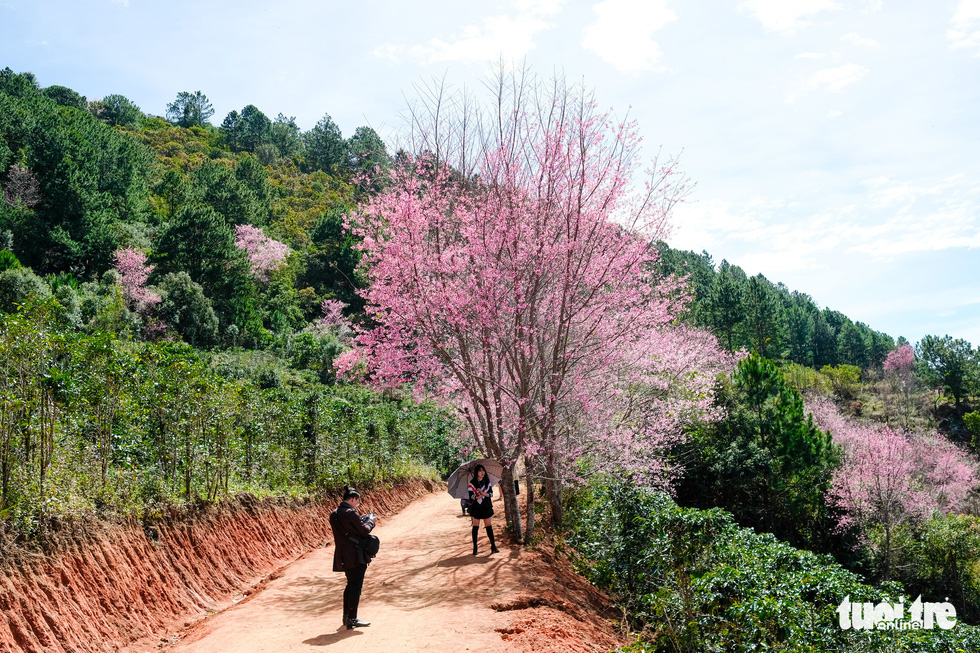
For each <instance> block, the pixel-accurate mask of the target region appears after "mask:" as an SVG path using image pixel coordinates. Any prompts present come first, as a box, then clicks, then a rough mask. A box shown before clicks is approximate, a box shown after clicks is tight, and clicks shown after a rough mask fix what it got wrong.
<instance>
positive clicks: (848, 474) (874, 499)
mask: <svg viewBox="0 0 980 653" xmlns="http://www.w3.org/2000/svg"><path fill="white" fill-rule="evenodd" d="M808 409H809V410H810V411H811V412H812V413H813V416H814V420H815V421H816V422H817V424H818V425H819V426H820V428H822V429H825V430H827V431H830V433H831V434H832V435H833V437H834V440H835V441H836V442H837V443H838V444H840V445H842V447H843V449H844V460H843V464H842V466H841V468H840V469H839V470H838V471H837V474H835V476H834V480H833V482H832V486H831V490H830V499H831V501H832V502H833V503H835V504H836V505H838V506H839V507H841V508H843V509H844V511H845V513H844V516H843V518H842V519H841V522H840V525H841V527H842V528H849V527H852V526H853V527H857V528H858V529H859V530H860V531H861V532H862V533H863V534H864V535H865V536H867V535H868V533H870V532H871V531H872V530H873V529H875V528H880V529H881V531H882V538H883V539H882V541H881V542H880V543H878V546H879V547H880V554H881V562H882V576H883V577H884V578H885V579H887V578H888V577H889V576H890V574H891V571H892V564H893V560H894V555H895V543H894V541H893V539H892V538H893V535H894V533H895V529H896V528H898V527H899V526H901V525H902V524H906V523H914V522H918V521H921V520H922V519H923V518H925V517H927V516H928V515H929V514H931V513H932V512H941V513H947V512H950V511H952V510H955V509H957V508H958V507H959V506H961V505H962V503H963V501H964V500H965V499H966V498H967V496H968V494H969V493H970V491H971V490H972V489H973V488H974V487H976V485H977V480H978V479H977V476H976V463H975V461H974V460H972V458H971V457H970V456H969V455H968V454H966V453H965V452H963V451H960V450H959V449H958V448H957V447H956V445H954V444H953V443H952V442H950V441H949V440H947V439H946V438H944V437H943V436H941V435H940V434H938V433H933V434H928V435H926V434H907V435H903V434H901V433H898V432H896V431H894V430H892V429H891V428H889V427H887V426H877V425H873V424H866V423H860V422H856V421H853V420H850V419H848V418H846V417H844V416H842V415H841V414H840V413H839V412H838V411H837V408H836V407H835V406H834V405H833V403H832V402H830V401H827V400H825V399H820V400H815V401H812V402H810V403H809V404H808ZM867 539H869V538H867ZM869 541H870V540H869Z"/></svg>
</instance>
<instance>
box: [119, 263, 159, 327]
mask: <svg viewBox="0 0 980 653" xmlns="http://www.w3.org/2000/svg"><path fill="white" fill-rule="evenodd" d="M115 259H116V265H115V269H116V272H118V273H119V283H120V284H121V285H122V289H123V298H124V299H125V300H126V303H127V304H128V305H129V307H130V309H132V310H133V311H135V312H137V313H139V314H140V315H143V316H146V315H147V314H148V313H149V312H150V310H151V309H152V308H153V307H154V306H155V305H157V304H158V303H160V295H158V294H156V293H155V292H153V291H152V290H151V289H149V288H148V287H147V285H146V282H147V280H148V279H149V278H150V273H151V272H153V267H154V266H152V265H147V264H146V254H145V253H143V252H142V251H140V250H138V249H135V248H133V247H127V248H125V249H121V250H119V251H117V252H116V256H115Z"/></svg>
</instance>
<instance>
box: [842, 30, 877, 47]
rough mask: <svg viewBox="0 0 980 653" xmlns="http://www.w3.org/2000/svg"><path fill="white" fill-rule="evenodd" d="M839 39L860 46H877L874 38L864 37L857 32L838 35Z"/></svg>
mask: <svg viewBox="0 0 980 653" xmlns="http://www.w3.org/2000/svg"><path fill="white" fill-rule="evenodd" d="M840 40H841V41H843V42H844V43H850V44H851V45H857V46H859V47H862V48H877V47H878V42H877V41H875V40H874V39H868V38H864V37H862V36H860V35H858V33H857V32H850V33H848V34H845V35H844V36H842V37H840Z"/></svg>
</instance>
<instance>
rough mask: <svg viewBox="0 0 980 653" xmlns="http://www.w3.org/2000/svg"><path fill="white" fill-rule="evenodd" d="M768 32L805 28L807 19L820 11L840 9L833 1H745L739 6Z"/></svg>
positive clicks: (807, 23)
mask: <svg viewBox="0 0 980 653" xmlns="http://www.w3.org/2000/svg"><path fill="white" fill-rule="evenodd" d="M740 8H741V9H744V10H746V11H748V12H749V13H751V14H752V15H754V16H755V17H756V18H757V19H758V20H759V22H760V23H762V26H763V27H765V28H766V30H767V31H770V32H785V31H792V30H795V29H799V28H801V27H806V26H807V25H809V24H810V23H809V20H808V19H809V18H810V17H812V16H813V15H815V14H818V13H820V12H821V11H830V10H834V9H840V5H839V4H837V3H836V2H833V0H746V1H745V2H743V3H742V4H741V5H740Z"/></svg>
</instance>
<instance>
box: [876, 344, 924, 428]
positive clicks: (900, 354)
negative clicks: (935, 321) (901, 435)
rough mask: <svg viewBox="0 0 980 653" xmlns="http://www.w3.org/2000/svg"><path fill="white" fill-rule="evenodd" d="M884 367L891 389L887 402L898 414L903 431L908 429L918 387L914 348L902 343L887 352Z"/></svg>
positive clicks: (886, 380)
mask: <svg viewBox="0 0 980 653" xmlns="http://www.w3.org/2000/svg"><path fill="white" fill-rule="evenodd" d="M884 369H885V382H886V383H887V384H888V387H889V390H891V394H890V396H889V397H888V399H889V400H890V401H888V403H889V404H891V405H892V407H893V410H894V411H895V412H896V413H897V414H898V419H899V422H900V423H901V425H902V428H903V429H904V430H905V431H910V430H911V428H912V413H913V409H914V407H915V397H916V392H917V391H918V389H919V386H918V382H917V380H916V378H915V374H914V369H915V349H913V348H912V346H911V345H902V346H901V347H899V348H897V349H893V350H892V351H890V352H888V356H887V357H886V358H885V364H884Z"/></svg>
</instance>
